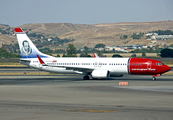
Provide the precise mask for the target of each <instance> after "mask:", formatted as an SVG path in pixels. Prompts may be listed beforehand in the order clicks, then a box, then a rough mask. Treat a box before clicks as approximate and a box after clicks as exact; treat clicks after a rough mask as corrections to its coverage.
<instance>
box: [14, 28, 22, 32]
mask: <svg viewBox="0 0 173 120" xmlns="http://www.w3.org/2000/svg"><path fill="white" fill-rule="evenodd" d="M15 31H16V32H23V30H22V29H21V28H15Z"/></svg>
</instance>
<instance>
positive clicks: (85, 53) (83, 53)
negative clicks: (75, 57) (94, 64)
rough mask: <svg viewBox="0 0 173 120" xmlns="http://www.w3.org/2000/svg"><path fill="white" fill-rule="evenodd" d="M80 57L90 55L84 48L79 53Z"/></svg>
mask: <svg viewBox="0 0 173 120" xmlns="http://www.w3.org/2000/svg"><path fill="white" fill-rule="evenodd" d="M80 57H91V56H90V55H88V52H87V51H86V50H84V51H83V52H82V53H81V54H80Z"/></svg>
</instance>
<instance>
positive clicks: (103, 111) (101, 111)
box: [66, 110, 120, 113]
mask: <svg viewBox="0 0 173 120" xmlns="http://www.w3.org/2000/svg"><path fill="white" fill-rule="evenodd" d="M66 111H71V112H99V113H105V112H120V111H114V110H66Z"/></svg>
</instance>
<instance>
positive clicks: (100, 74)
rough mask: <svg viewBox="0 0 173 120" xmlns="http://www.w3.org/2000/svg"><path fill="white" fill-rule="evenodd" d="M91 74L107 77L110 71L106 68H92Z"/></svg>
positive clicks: (97, 76)
mask: <svg viewBox="0 0 173 120" xmlns="http://www.w3.org/2000/svg"><path fill="white" fill-rule="evenodd" d="M91 75H92V77H93V78H108V77H109V76H110V72H109V71H108V70H93V72H92V73H91Z"/></svg>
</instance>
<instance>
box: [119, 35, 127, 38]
mask: <svg viewBox="0 0 173 120" xmlns="http://www.w3.org/2000/svg"><path fill="white" fill-rule="evenodd" d="M127 38H128V36H127V35H123V36H120V39H127Z"/></svg>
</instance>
